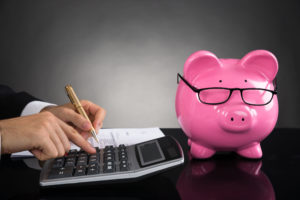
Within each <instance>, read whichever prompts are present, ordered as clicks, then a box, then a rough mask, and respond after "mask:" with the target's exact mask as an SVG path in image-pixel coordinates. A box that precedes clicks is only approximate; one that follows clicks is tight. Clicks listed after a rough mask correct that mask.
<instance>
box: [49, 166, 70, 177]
mask: <svg viewBox="0 0 300 200" xmlns="http://www.w3.org/2000/svg"><path fill="white" fill-rule="evenodd" d="M72 174H73V167H61V168H58V169H56V170H52V171H51V173H50V175H49V178H65V177H71V176H72Z"/></svg>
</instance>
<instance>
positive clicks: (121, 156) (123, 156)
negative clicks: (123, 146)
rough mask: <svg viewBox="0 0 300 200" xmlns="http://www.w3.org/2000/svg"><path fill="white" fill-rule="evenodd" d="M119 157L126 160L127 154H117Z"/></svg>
mask: <svg viewBox="0 0 300 200" xmlns="http://www.w3.org/2000/svg"><path fill="white" fill-rule="evenodd" d="M119 159H120V160H121V161H122V160H127V155H126V154H122V155H120V156H119Z"/></svg>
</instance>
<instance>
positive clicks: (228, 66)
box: [176, 50, 278, 158]
mask: <svg viewBox="0 0 300 200" xmlns="http://www.w3.org/2000/svg"><path fill="white" fill-rule="evenodd" d="M277 71H278V64H277V60H276V58H275V56H274V55H273V54H272V53H270V52H268V51H265V50H256V51H252V52H250V53H248V54H247V55H245V56H244V57H243V58H242V59H218V58H217V57H216V56H215V55H214V54H213V53H211V52H208V51H198V52H195V53H194V54H192V55H191V56H190V57H189V58H188V59H187V61H186V62H185V65H184V76H183V77H182V76H181V75H179V77H180V78H181V81H180V83H179V85H178V89H177V94H176V113H177V118H178V121H179V124H180V126H181V127H182V129H183V131H184V132H185V134H186V135H187V136H188V137H189V140H188V143H189V145H190V146H191V150H190V151H191V155H192V156H193V157H195V158H208V157H211V156H212V155H213V154H214V153H215V152H216V151H236V152H237V153H238V154H239V155H241V156H244V157H247V158H260V157H262V151H261V147H260V141H261V140H263V139H264V138H266V137H267V136H268V135H269V134H270V133H271V131H272V130H273V128H274V126H275V124H276V121H277V116H278V101H277V95H276V94H277V92H276V85H275V81H274V79H275V77H276V74H277Z"/></svg>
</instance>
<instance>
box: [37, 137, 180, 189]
mask: <svg viewBox="0 0 300 200" xmlns="http://www.w3.org/2000/svg"><path fill="white" fill-rule="evenodd" d="M183 162H184V155H183V151H182V149H181V147H180V145H179V143H178V142H177V141H176V140H175V139H174V138H172V137H170V136H165V137H161V138H158V139H155V140H151V141H147V142H143V143H140V144H136V145H131V146H125V145H119V146H118V147H113V146H106V147H105V148H104V149H97V153H96V154H87V153H86V152H84V151H76V150H71V151H70V152H69V153H68V155H66V156H64V157H61V158H56V159H51V160H48V161H46V163H45V165H44V167H43V169H42V172H41V175H40V185H41V186H53V185H65V184H76V183H89V182H96V181H98V182H103V181H112V180H126V179H132V178H138V177H141V176H144V175H147V174H151V173H155V172H158V171H161V170H164V169H167V168H169V167H173V166H176V165H180V164H182V163H183Z"/></svg>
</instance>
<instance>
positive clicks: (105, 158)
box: [104, 156, 113, 162]
mask: <svg viewBox="0 0 300 200" xmlns="http://www.w3.org/2000/svg"><path fill="white" fill-rule="evenodd" d="M109 161H113V157H112V156H107V157H104V162H109Z"/></svg>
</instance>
